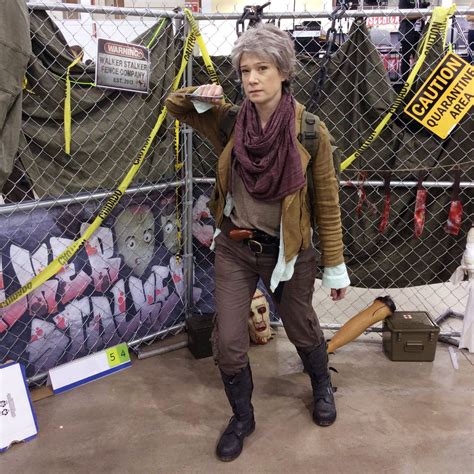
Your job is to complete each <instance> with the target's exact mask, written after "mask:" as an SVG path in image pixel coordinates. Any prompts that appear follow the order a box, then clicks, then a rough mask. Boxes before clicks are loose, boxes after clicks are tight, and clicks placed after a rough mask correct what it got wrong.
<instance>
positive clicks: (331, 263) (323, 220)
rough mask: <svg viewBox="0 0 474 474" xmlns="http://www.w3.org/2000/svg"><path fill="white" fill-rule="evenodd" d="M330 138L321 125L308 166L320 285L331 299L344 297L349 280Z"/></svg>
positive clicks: (324, 127)
mask: <svg viewBox="0 0 474 474" xmlns="http://www.w3.org/2000/svg"><path fill="white" fill-rule="evenodd" d="M332 145H333V144H332V137H331V135H330V134H329V131H328V129H327V127H326V125H325V124H324V123H323V122H321V125H320V138H319V147H318V153H317V155H316V159H315V160H314V161H313V163H312V170H311V172H312V173H313V183H314V197H313V199H314V202H313V203H312V204H313V206H312V209H313V210H314V211H313V212H314V213H315V216H314V217H315V221H316V225H317V231H318V236H319V241H320V246H321V248H320V250H321V263H322V264H323V265H324V274H323V281H322V283H323V286H325V287H327V288H331V297H332V298H333V300H339V299H342V298H343V297H344V294H345V288H346V287H347V286H349V284H350V280H349V277H348V275H347V269H346V265H345V263H344V255H343V249H344V244H343V241H342V223H341V209H340V207H339V182H338V179H337V176H336V171H335V169H334V162H333V156H332V154H333V147H332Z"/></svg>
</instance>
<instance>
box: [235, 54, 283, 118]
mask: <svg viewBox="0 0 474 474" xmlns="http://www.w3.org/2000/svg"><path fill="white" fill-rule="evenodd" d="M240 75H241V77H242V84H243V86H244V92H245V95H246V96H247V97H248V99H249V100H250V102H253V103H254V104H255V105H256V106H257V109H258V108H259V107H265V108H270V109H273V110H274V109H276V107H277V105H278V103H279V102H280V98H281V91H282V82H283V81H284V80H285V77H283V75H282V74H281V73H280V71H279V70H278V68H277V67H276V64H275V63H274V62H272V61H271V60H270V59H268V58H265V57H262V56H257V55H256V54H252V53H243V54H242V57H241V58H240Z"/></svg>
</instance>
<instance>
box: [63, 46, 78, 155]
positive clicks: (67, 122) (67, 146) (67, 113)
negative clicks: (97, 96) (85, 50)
mask: <svg viewBox="0 0 474 474" xmlns="http://www.w3.org/2000/svg"><path fill="white" fill-rule="evenodd" d="M81 60H82V54H81V55H79V56H78V57H77V58H76V59H74V61H73V62H72V63H71V64H70V65H69V66H68V67H67V70H66V93H65V95H64V151H65V152H66V154H67V155H70V154H71V79H70V77H69V76H70V74H71V69H72V68H73V67H74V66H75V65H76V64H77V63H78V62H80V61H81Z"/></svg>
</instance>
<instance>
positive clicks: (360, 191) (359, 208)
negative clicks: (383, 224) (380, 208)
mask: <svg viewBox="0 0 474 474" xmlns="http://www.w3.org/2000/svg"><path fill="white" fill-rule="evenodd" d="M366 179H367V173H359V185H358V187H357V194H358V196H359V202H358V203H357V207H356V214H357V217H360V215H361V214H362V206H363V204H364V202H365V204H366V205H367V207H368V208H369V209H370V212H371V213H372V214H376V213H377V209H376V207H375V206H374V204H373V203H371V202H370V201H369V200H368V199H367V194H366V192H365V189H364V183H365V181H366Z"/></svg>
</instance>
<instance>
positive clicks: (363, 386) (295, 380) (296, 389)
mask: <svg viewBox="0 0 474 474" xmlns="http://www.w3.org/2000/svg"><path fill="white" fill-rule="evenodd" d="M250 356H251V362H252V368H253V372H254V381H255V391H254V406H255V412H256V420H257V429H256V431H255V433H254V434H253V435H251V437H250V438H248V439H247V440H246V443H245V448H244V452H243V453H242V455H241V456H240V457H239V458H238V459H237V460H235V461H234V462H232V463H222V462H220V461H218V460H217V459H216V458H215V456H214V448H215V443H216V440H217V437H218V435H219V433H220V431H221V430H222V429H223V428H224V427H225V425H226V422H227V420H228V417H229V416H230V411H229V408H228V405H227V401H226V399H225V396H224V392H223V390H222V386H221V381H220V378H219V377H218V374H217V369H216V368H215V366H214V365H213V361H212V359H211V358H207V359H201V360H195V359H194V358H193V357H192V355H191V354H190V352H189V351H188V350H187V349H181V350H179V351H175V352H171V353H167V354H164V355H160V356H156V357H152V358H148V359H144V360H134V361H133V366H132V367H131V368H129V369H127V370H125V371H123V372H120V373H117V374H114V375H111V376H109V377H106V378H104V379H102V380H99V381H95V382H93V383H90V384H88V385H84V386H82V387H78V388H76V389H74V390H72V391H70V392H67V393H63V394H60V395H56V396H52V397H50V398H46V399H44V400H40V401H38V402H35V404H34V406H35V410H36V414H37V418H38V424H39V429H40V432H39V435H38V437H37V438H36V439H35V440H33V441H31V442H29V443H26V444H19V445H14V446H13V447H11V448H10V449H9V450H8V451H7V452H5V453H4V454H3V455H1V456H0V472H2V473H3V474H10V473H22V474H24V473H30V472H31V473H38V474H39V473H48V474H49V473H108V472H113V473H114V474H117V473H188V472H189V473H214V472H217V473H221V472H222V473H227V472H232V473H244V472H245V473H267V472H268V473H270V472H272V473H280V472H291V473H305V474H306V473H313V472H314V473H316V472H317V473H397V474H398V473H430V474H431V473H446V472H455V473H458V474H459V473H472V472H474V464H473V454H474V447H473V446H474V442H473V441H474V437H473V435H474V420H473V387H474V377H473V374H474V371H473V358H472V355H469V353H467V352H465V351H463V352H462V353H461V352H460V353H459V354H458V356H459V370H455V369H454V368H453V365H452V363H451V359H450V357H449V353H448V348H447V346H445V345H443V344H438V348H437V354H436V359H435V361H434V362H433V363H430V362H391V361H390V360H388V359H387V358H386V357H385V355H384V354H383V352H382V347H381V340H380V337H379V338H378V339H376V340H374V339H373V338H370V339H367V340H365V341H364V340H363V342H353V343H351V344H349V345H347V346H345V347H343V348H342V349H340V350H339V351H338V352H337V354H335V355H333V356H331V365H333V366H335V367H336V368H337V369H338V370H339V374H336V375H335V376H334V378H333V380H334V383H335V385H337V386H338V391H337V394H336V403H337V407H338V420H337V421H336V423H335V424H334V425H333V426H331V427H328V428H320V427H317V426H316V425H315V424H314V423H313V421H312V419H311V415H310V411H309V410H310V407H311V391H310V384H309V379H308V378H307V376H306V374H303V373H302V372H301V365H300V362H299V359H298V357H297V355H296V353H295V350H294V349H293V347H292V345H291V344H290V343H289V342H288V339H287V338H286V336H285V333H284V331H283V330H282V329H280V330H279V331H278V334H277V335H276V337H275V338H274V340H273V341H272V342H271V343H270V344H268V345H266V346H257V347H255V346H254V347H252V349H251V353H250Z"/></svg>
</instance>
